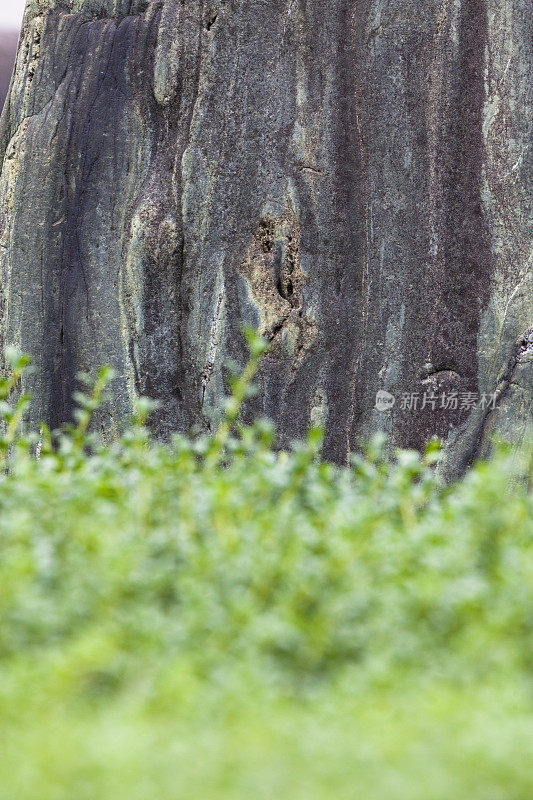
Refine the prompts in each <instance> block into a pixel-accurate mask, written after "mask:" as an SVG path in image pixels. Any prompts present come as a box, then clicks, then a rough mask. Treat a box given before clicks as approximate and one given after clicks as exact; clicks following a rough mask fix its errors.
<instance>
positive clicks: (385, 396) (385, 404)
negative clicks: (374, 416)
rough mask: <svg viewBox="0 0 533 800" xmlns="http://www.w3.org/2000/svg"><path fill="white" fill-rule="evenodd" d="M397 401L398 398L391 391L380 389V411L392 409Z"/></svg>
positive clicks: (378, 399)
mask: <svg viewBox="0 0 533 800" xmlns="http://www.w3.org/2000/svg"><path fill="white" fill-rule="evenodd" d="M395 402H396V398H395V397H394V395H393V394H390V392H385V391H384V390H383V389H380V390H379V392H378V393H377V395H376V408H377V410H378V411H390V410H391V408H392V407H393V406H394V404H395Z"/></svg>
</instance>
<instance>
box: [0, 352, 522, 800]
mask: <svg viewBox="0 0 533 800" xmlns="http://www.w3.org/2000/svg"><path fill="white" fill-rule="evenodd" d="M250 344H251V348H252V359H251V362H250V365H249V367H248V369H247V371H246V372H245V374H244V375H243V376H242V377H241V378H238V379H235V380H234V381H233V386H232V388H233V393H232V396H231V397H230V399H229V400H228V407H227V413H226V417H225V419H224V421H223V423H222V424H221V425H220V427H219V429H218V432H217V433H216V434H215V435H214V436H213V437H208V436H204V435H199V436H191V437H184V436H176V437H175V438H174V439H173V441H172V442H171V443H170V444H168V443H167V444H165V445H163V444H160V443H157V442H155V441H153V440H152V439H151V437H150V435H149V433H148V430H147V428H146V426H145V422H146V416H147V414H148V413H149V411H150V408H151V404H150V403H149V402H148V401H141V402H140V403H139V408H138V413H137V415H136V418H135V420H134V421H133V423H132V424H131V426H130V427H129V428H128V429H127V430H126V432H125V433H124V435H123V437H122V438H121V439H120V441H117V442H116V443H114V444H111V445H109V446H104V445H102V444H101V443H100V442H99V441H98V439H97V437H95V436H94V435H91V434H90V433H88V432H87V431H88V428H89V421H90V418H91V414H92V413H93V411H94V409H95V408H96V407H97V406H98V404H99V403H100V402H101V395H102V392H103V390H104V386H105V382H106V379H107V377H108V375H107V374H106V372H105V371H104V372H103V373H102V374H101V375H100V377H99V379H98V381H97V383H96V385H95V387H94V388H93V389H92V392H91V394H90V395H84V394H80V395H78V397H77V400H78V403H79V406H80V410H79V413H78V419H77V423H76V426H75V427H72V428H71V429H70V430H68V431H64V432H63V433H62V434H60V435H58V436H56V437H55V441H54V440H53V439H52V437H50V435H49V434H48V432H47V431H46V429H43V430H42V431H41V432H40V433H39V434H38V435H22V434H21V433H20V432H19V423H20V419H21V417H22V415H23V411H24V407H25V404H26V403H27V402H28V399H27V398H20V399H19V400H18V401H16V402H14V401H13V403H12V404H10V403H9V402H8V397H9V395H10V393H11V392H12V390H13V388H14V386H15V384H16V383H17V382H18V379H19V377H20V375H21V373H22V371H23V369H24V368H25V366H26V359H24V358H21V357H20V356H18V355H17V354H15V353H13V352H8V358H9V360H10V361H11V364H12V368H13V377H12V379H11V380H9V379H6V380H5V381H4V382H3V383H1V384H0V395H2V397H3V402H2V405H1V407H0V412H1V414H2V416H3V419H4V429H3V438H2V440H1V441H0V452H1V454H2V459H3V465H4V469H3V473H2V475H1V477H0V797H1V798H2V800H73V798H76V800H152V799H153V798H157V800H182V799H183V800H193V799H194V800H196V798H198V800H200V799H201V800H241V799H242V800H245V798H246V800H248V798H258V799H262V798H265V800H266V798H269V800H270V798H276V799H277V800H326V799H327V800H331V799H332V798H335V800H343V799H344V798H346V799H348V798H350V800H351V798H354V800H355V799H356V798H357V799H358V798H364V800H531V797H532V794H533V682H532V678H533V513H532V512H533V501H532V498H531V494H530V493H529V491H528V486H527V481H516V482H514V484H513V485H512V488H510V487H509V477H510V475H509V470H510V468H511V467H510V464H511V463H512V464H513V465H514V466H513V469H514V468H515V466H516V459H514V460H513V461H512V462H511V461H510V459H509V454H508V452H507V451H506V450H505V448H503V447H502V448H499V449H498V452H497V453H496V455H495V457H494V458H493V460H492V461H491V462H490V463H479V464H477V465H475V466H474V468H473V469H472V470H471V471H470V472H469V474H468V475H467V476H466V477H465V478H464V480H463V481H462V482H460V483H458V484H456V485H454V486H450V487H443V486H441V485H439V482H438V480H437V478H436V476H435V471H434V464H435V462H436V461H437V459H438V447H437V446H436V445H434V446H431V447H429V448H428V452H427V453H426V455H425V456H424V457H420V456H419V455H418V454H416V453H414V452H406V451H402V452H397V453H396V454H395V456H394V457H390V456H385V455H384V450H383V443H382V442H378V441H374V442H373V443H372V444H371V445H370V446H369V447H368V448H367V451H366V453H365V455H364V456H361V457H357V458H355V459H354V460H353V464H352V465H351V466H350V467H349V468H343V469H341V468H337V467H335V466H332V465H331V464H327V463H323V462H321V461H320V458H319V452H320V441H321V438H320V432H319V431H312V432H311V433H310V434H309V437H308V439H307V441H306V442H305V443H303V444H299V445H297V446H295V447H294V448H293V449H292V450H291V451H290V452H279V451H278V450H277V449H276V448H275V446H274V445H275V434H274V431H273V429H272V427H271V426H270V425H269V424H268V423H266V422H258V423H256V424H255V425H253V426H242V425H240V424H239V421H238V420H239V410H240V407H241V404H242V402H243V401H244V400H245V398H246V396H247V394H248V393H249V386H250V381H251V380H252V377H253V372H254V369H255V367H256V365H257V362H258V359H259V358H260V356H261V353H262V351H263V343H262V342H261V341H258V340H257V339H255V338H254V337H253V336H250Z"/></svg>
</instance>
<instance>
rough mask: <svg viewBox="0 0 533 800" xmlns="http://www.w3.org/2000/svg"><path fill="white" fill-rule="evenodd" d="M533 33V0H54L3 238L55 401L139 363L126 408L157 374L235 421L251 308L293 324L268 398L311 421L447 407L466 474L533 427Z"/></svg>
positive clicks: (116, 398) (7, 269) (9, 291)
mask: <svg viewBox="0 0 533 800" xmlns="http://www.w3.org/2000/svg"><path fill="white" fill-rule="evenodd" d="M532 34H533V24H532V15H531V8H530V3H529V0H510V1H509V2H508V3H506V4H505V5H502V3H501V2H499V1H498V0H441V1H440V2H436V0H431V1H430V0H419V2H417V3H416V10H415V9H414V7H413V3H412V0H387V2H385V1H384V0H328V2H327V3H324V0H152V2H144V1H143V0H29V2H28V6H27V9H26V15H25V21H24V31H23V37H22V40H21V44H20V47H19V52H18V57H17V68H16V78H15V81H14V85H13V86H12V89H11V93H10V97H9V100H8V103H7V105H6V108H5V111H4V115H3V118H2V123H1V130H0V163H3V166H2V174H1V181H0V194H1V210H0V213H1V217H0V233H1V240H0V248H1V249H0V256H1V262H2V264H1V269H2V287H1V288H2V329H3V339H4V342H6V343H16V344H18V345H19V346H20V347H22V348H23V349H24V350H25V351H29V352H31V353H33V354H34V356H35V359H36V363H37V370H36V371H35V373H34V375H33V376H32V377H31V379H30V383H31V387H30V388H31V389H32V391H33V392H34V397H35V399H34V413H35V415H36V417H43V418H45V419H46V420H47V421H49V422H50V423H51V424H52V425H57V424H59V423H61V422H63V421H65V420H66V419H67V418H68V417H69V415H70V413H71V410H72V409H71V404H72V401H71V394H72V391H73V388H74V387H75V375H76V372H77V371H78V370H91V369H94V368H95V367H96V366H99V365H102V364H104V363H111V364H112V365H113V366H114V367H115V369H116V371H117V378H116V380H115V383H114V385H113V387H112V388H113V392H112V394H113V399H112V403H111V407H110V409H109V413H108V415H107V417H106V420H105V425H106V427H107V429H108V430H109V431H113V430H114V429H115V426H116V425H117V424H118V423H119V421H120V419H121V418H122V417H123V416H124V415H125V414H127V413H128V412H129V410H130V409H131V404H132V401H133V398H134V397H135V395H136V394H148V395H151V396H152V397H157V398H159V399H160V400H161V401H162V407H161V411H160V412H159V415H158V418H157V419H156V420H155V421H154V425H155V426H156V428H157V430H158V432H159V433H161V434H162V435H165V434H166V433H168V432H169V431H171V430H175V429H177V428H179V429H183V428H187V427H188V426H190V425H191V424H193V423H198V422H201V423H203V424H205V425H211V424H213V423H214V422H215V421H216V418H217V415H218V414H219V413H220V409H221V401H222V398H223V396H224V393H225V371H224V362H225V360H226V359H227V358H228V357H229V356H231V357H233V358H237V359H240V360H241V361H242V360H243V359H244V357H245V355H244V347H243V344H242V339H241V337H240V335H239V330H240V328H241V326H242V324H243V323H244V322H247V323H251V324H253V325H255V326H256V327H257V328H258V329H259V330H260V331H261V333H262V334H263V335H264V336H266V337H267V338H269V339H270V340H271V341H272V346H271V350H270V352H269V354H268V356H267V357H266V358H265V359H264V363H263V366H262V369H261V373H260V376H259V385H260V394H259V395H258V397H257V398H256V399H255V400H254V401H253V402H252V403H251V404H250V406H249V408H248V412H247V413H248V414H249V415H254V414H257V413H262V414H266V415H268V416H270V417H271V418H273V419H274V420H275V421H276V422H277V423H278V425H279V427H280V430H281V434H282V437H283V438H284V439H285V440H290V439H293V438H297V437H300V436H302V435H303V434H304V433H305V431H306V429H307V428H308V426H309V425H310V423H311V422H313V423H323V424H324V425H325V427H326V432H327V433H326V440H325V446H324V448H325V449H324V454H325V456H326V457H328V458H333V459H335V460H337V461H341V462H342V461H344V460H346V459H347V457H348V456H349V453H350V451H352V450H353V449H354V448H355V447H356V446H357V442H358V441H359V440H360V439H361V438H363V439H364V438H367V437H368V436H369V435H370V434H371V433H372V432H374V431H376V430H378V429H382V430H385V431H387V432H388V433H389V434H390V436H391V437H392V441H393V442H395V443H396V444H399V445H402V446H414V447H420V446H422V445H423V444H424V442H425V441H426V440H427V439H428V437H429V436H431V435H432V434H437V435H439V436H441V437H443V438H444V439H446V441H447V452H448V467H447V469H448V472H449V474H455V473H457V472H460V471H461V470H462V469H463V468H464V466H465V465H466V464H467V463H468V462H469V460H471V458H472V457H474V456H475V455H479V454H482V453H484V452H485V451H486V448H487V442H488V439H489V435H490V434H491V433H493V432H498V431H500V432H501V433H502V434H503V435H504V436H506V437H507V438H510V439H512V440H513V441H515V442H519V441H520V440H521V439H522V438H523V437H524V435H525V434H526V433H527V431H528V428H529V427H530V426H531V415H532V395H533V387H532V382H533V377H532V375H533V367H532V361H533V336H532V330H533V329H532V327H531V326H532V325H533V288H532V269H531V267H532V258H531V241H532V240H531V206H530V199H531V178H532V163H533V152H532V147H531V124H532V123H531V120H532V114H531V110H532V109H531V94H530V86H531V78H532V41H533V35H532ZM378 391H385V392H388V393H390V394H392V395H393V396H394V398H395V404H394V405H393V406H392V408H389V409H388V410H378V409H376V408H375V400H376V393H377V392H378ZM494 393H496V395H497V399H498V403H497V408H496V409H493V408H492V403H491V400H490V399H489V398H490V397H492V396H493V395H494ZM483 395H485V397H484V398H483ZM424 396H425V400H424ZM434 397H437V400H435V399H434ZM443 398H444V399H443ZM455 398H457V400H458V402H456V400H455ZM391 402H392V401H391ZM415 405H416V406H417V407H416V408H415V407H413V406H415ZM443 405H444V406H445V407H441V406H443Z"/></svg>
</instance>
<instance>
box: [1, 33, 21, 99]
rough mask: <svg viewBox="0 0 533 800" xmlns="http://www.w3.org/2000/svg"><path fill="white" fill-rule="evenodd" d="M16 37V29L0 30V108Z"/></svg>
mask: <svg viewBox="0 0 533 800" xmlns="http://www.w3.org/2000/svg"><path fill="white" fill-rule="evenodd" d="M18 38H19V36H18V32H17V31H8V30H0V109H1V108H2V106H3V105H4V101H5V99H6V96H7V92H8V89H9V83H10V81H11V73H12V72H13V64H14V63H15V55H16V52H17V42H18Z"/></svg>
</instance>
